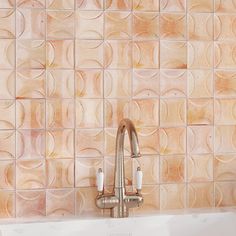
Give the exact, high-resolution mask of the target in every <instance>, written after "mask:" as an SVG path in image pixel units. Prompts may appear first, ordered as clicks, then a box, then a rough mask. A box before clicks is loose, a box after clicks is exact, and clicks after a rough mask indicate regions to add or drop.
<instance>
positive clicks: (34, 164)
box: [16, 160, 46, 189]
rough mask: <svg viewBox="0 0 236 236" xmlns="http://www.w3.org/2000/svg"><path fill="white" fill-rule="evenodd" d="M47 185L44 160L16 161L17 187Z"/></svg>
mask: <svg viewBox="0 0 236 236" xmlns="http://www.w3.org/2000/svg"><path fill="white" fill-rule="evenodd" d="M45 187H46V173H45V161H44V160H18V161H17V162H16V189H42V188H45Z"/></svg>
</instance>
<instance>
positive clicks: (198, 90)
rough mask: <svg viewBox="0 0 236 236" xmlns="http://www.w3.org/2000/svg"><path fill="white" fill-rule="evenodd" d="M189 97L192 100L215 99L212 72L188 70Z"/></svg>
mask: <svg viewBox="0 0 236 236" xmlns="http://www.w3.org/2000/svg"><path fill="white" fill-rule="evenodd" d="M188 96H189V97H190V98H204V97H213V72H212V71H211V70H188Z"/></svg>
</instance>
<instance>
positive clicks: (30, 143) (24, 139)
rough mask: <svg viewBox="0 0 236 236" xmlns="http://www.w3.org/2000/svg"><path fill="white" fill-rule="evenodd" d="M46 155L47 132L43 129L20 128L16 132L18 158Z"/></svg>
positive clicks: (42, 156) (36, 157)
mask: <svg viewBox="0 0 236 236" xmlns="http://www.w3.org/2000/svg"><path fill="white" fill-rule="evenodd" d="M44 157H45V132H44V131H43V130H18V131H17V132H16V158H21V159H32V158H35V159H39V158H44Z"/></svg>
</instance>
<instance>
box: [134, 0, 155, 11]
mask: <svg viewBox="0 0 236 236" xmlns="http://www.w3.org/2000/svg"><path fill="white" fill-rule="evenodd" d="M133 10H134V11H159V0H133Z"/></svg>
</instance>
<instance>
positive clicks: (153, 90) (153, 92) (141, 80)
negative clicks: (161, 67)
mask: <svg viewBox="0 0 236 236" xmlns="http://www.w3.org/2000/svg"><path fill="white" fill-rule="evenodd" d="M159 77H160V76H159V71H158V70H134V72H133V80H132V89H133V97H135V98H154V97H158V96H159V87H160V86H159V80H160V78H159Z"/></svg>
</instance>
